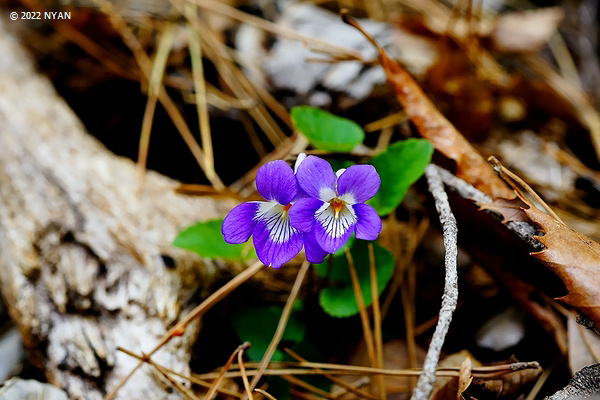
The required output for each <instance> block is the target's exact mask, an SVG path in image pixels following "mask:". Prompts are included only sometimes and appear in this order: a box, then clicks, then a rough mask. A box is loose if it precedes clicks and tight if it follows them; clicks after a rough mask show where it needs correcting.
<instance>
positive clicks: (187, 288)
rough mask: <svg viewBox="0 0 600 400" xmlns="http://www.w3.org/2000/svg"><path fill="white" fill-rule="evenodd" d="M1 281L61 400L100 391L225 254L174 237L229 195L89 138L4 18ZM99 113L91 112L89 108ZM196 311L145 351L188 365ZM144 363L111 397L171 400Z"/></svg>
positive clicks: (172, 318)
mask: <svg viewBox="0 0 600 400" xmlns="http://www.w3.org/2000/svg"><path fill="white" fill-rule="evenodd" d="M0 54H2V56H1V57H0V290H1V292H2V295H3V297H4V300H5V302H6V304H7V307H8V309H9V312H10V315H11V317H12V319H13V320H14V321H15V322H16V324H17V325H18V327H19V330H20V332H21V334H22V336H23V341H24V344H25V346H26V348H27V349H28V350H29V352H30V355H31V357H32V359H33V360H34V362H36V364H37V365H38V366H40V367H41V368H43V369H44V371H45V373H46V376H47V378H48V380H49V381H50V382H51V383H53V384H55V385H57V386H59V387H62V388H64V389H65V390H66V391H67V393H68V394H69V397H70V398H86V399H101V398H102V396H103V395H104V394H105V393H106V392H107V391H108V390H110V388H111V387H114V386H115V385H116V383H117V382H118V381H119V380H120V379H121V378H122V377H123V376H124V375H125V374H127V373H128V372H129V370H130V369H131V368H132V366H133V365H135V363H136V361H137V360H134V359H132V358H130V357H129V356H126V355H124V354H122V353H120V352H117V351H116V346H122V347H124V348H127V349H129V350H132V351H135V352H138V353H140V352H142V351H147V350H148V349H150V348H152V347H153V346H154V345H155V344H156V343H157V341H158V339H159V338H160V337H161V335H163V334H164V333H165V332H166V331H167V329H168V328H169V327H170V326H172V325H173V324H174V323H175V322H176V321H177V320H178V319H179V318H180V317H181V316H182V314H183V313H185V312H186V311H188V309H189V308H190V298H191V297H192V295H193V294H194V293H196V292H197V291H198V288H199V287H202V286H203V285H206V284H208V283H209V282H210V280H211V276H212V275H214V273H215V271H217V270H218V269H219V268H229V266H228V265H222V264H217V263H215V262H211V261H208V260H205V261H204V262H201V260H200V259H199V258H198V257H196V256H193V255H191V254H190V253H187V252H183V251H179V250H177V249H174V248H173V247H172V246H171V242H172V240H173V238H174V237H175V235H176V233H177V232H178V231H179V230H180V229H182V228H183V227H185V226H186V225H189V224H192V223H194V222H195V221H198V220H205V219H210V218H215V217H217V216H221V215H224V213H225V212H226V211H227V210H228V209H229V208H230V207H231V204H230V203H229V202H224V201H215V200H212V199H209V198H186V197H183V196H180V195H177V194H175V193H174V192H173V188H174V187H175V186H176V185H177V182H175V181H172V180H170V179H168V178H165V177H163V176H161V175H159V174H157V173H153V172H149V173H148V175H147V178H146V182H145V189H144V192H143V194H142V195H141V196H137V195H136V194H135V188H136V185H137V176H136V170H135V168H134V164H133V163H132V162H131V161H130V160H126V159H123V158H120V157H116V156H114V155H113V154H111V153H110V152H109V151H107V150H106V149H105V148H104V147H103V146H102V145H101V144H100V143H98V142H97V141H96V140H95V139H93V138H92V137H90V136H89V135H88V134H87V133H86V132H85V129H84V127H83V126H82V124H81V122H80V121H79V120H78V119H77V117H76V116H75V115H74V114H73V112H72V111H71V110H70V109H69V107H68V106H67V105H66V104H65V102H64V101H63V100H62V99H61V98H59V97H58V95H57V94H56V92H55V91H54V88H53V87H52V85H51V83H50V82H49V81H48V80H47V79H46V78H43V77H41V76H40V75H38V74H37V73H36V72H35V71H34V68H33V66H32V62H31V60H30V59H29V57H28V56H27V55H26V54H25V52H24V51H23V50H22V48H21V47H20V46H19V44H18V43H17V41H16V40H15V39H14V38H13V37H12V36H11V35H10V34H9V33H8V32H7V31H6V28H5V26H4V25H3V24H2V22H1V21H0ZM99 112H101V111H99ZM198 329H199V323H196V324H192V325H190V326H188V329H187V331H186V333H185V334H184V336H183V337H181V338H176V339H174V340H172V341H171V342H170V343H169V344H168V345H167V346H165V348H164V349H162V350H160V351H159V352H158V353H157V354H156V356H155V357H154V359H155V360H156V361H157V362H158V363H160V364H162V365H164V366H166V367H168V368H172V369H174V370H176V371H179V372H184V373H185V372H188V369H189V366H188V363H189V359H190V351H191V350H190V349H191V345H192V343H193V341H194V339H195V337H196V334H197V331H198ZM169 386H170V385H169V384H168V383H165V382H164V381H162V378H161V377H159V376H158V374H157V373H156V372H155V371H154V370H153V369H151V368H150V367H149V366H144V367H143V368H142V369H141V370H140V371H138V372H137V373H136V374H135V375H134V376H133V377H132V378H131V379H130V381H129V382H128V384H127V385H126V386H125V387H124V388H123V389H122V390H121V391H120V392H119V396H118V398H120V399H168V398H179V395H178V394H177V393H176V392H173V391H171V390H170V387H169Z"/></svg>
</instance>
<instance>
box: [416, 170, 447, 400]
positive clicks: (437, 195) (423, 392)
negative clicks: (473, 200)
mask: <svg viewBox="0 0 600 400" xmlns="http://www.w3.org/2000/svg"><path fill="white" fill-rule="evenodd" d="M425 176H426V177H427V183H428V184H429V191H430V192H431V195H432V196H433V198H434V200H435V208H436V209H437V212H438V214H439V217H440V223H441V225H442V230H443V233H444V247H445V248H446V255H445V265H446V279H445V284H444V295H443V297H442V307H441V309H440V313H439V314H440V318H439V320H438V323H437V326H436V328H435V332H434V333H433V337H432V338H431V344H430V345H429V349H428V350H427V355H426V356H425V362H424V363H423V372H422V373H421V375H420V376H419V380H418V381H417V387H416V388H415V391H414V392H413V395H412V396H411V400H427V399H429V395H430V394H431V391H432V389H433V383H434V382H435V379H436V378H435V372H436V368H437V364H438V361H439V358H440V352H441V351H442V345H443V344H444V340H445V339H446V333H448V328H449V327H450V321H452V314H453V313H454V310H455V309H456V303H457V301H458V274H457V270H456V258H457V255H458V247H457V235H458V228H457V227H456V219H455V218H454V215H453V214H452V210H451V209H450V203H449V202H448V195H447V194H446V192H445V191H444V184H443V182H442V178H441V176H440V174H439V173H438V171H437V169H436V168H435V167H432V166H431V165H428V166H427V168H425Z"/></svg>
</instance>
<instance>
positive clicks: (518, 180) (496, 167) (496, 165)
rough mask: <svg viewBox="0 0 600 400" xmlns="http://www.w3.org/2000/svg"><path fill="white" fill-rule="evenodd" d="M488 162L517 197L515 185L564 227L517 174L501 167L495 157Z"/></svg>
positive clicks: (550, 209)
mask: <svg viewBox="0 0 600 400" xmlns="http://www.w3.org/2000/svg"><path fill="white" fill-rule="evenodd" d="M488 161H489V163H490V164H492V165H493V166H494V170H495V171H496V172H498V174H499V175H500V177H501V178H502V179H504V180H505V181H506V182H507V183H508V184H509V185H511V186H512V187H513V188H514V189H515V192H516V193H517V195H519V190H518V189H517V188H516V186H515V183H517V184H519V185H521V187H522V188H523V189H525V190H526V191H527V193H529V194H530V195H531V197H533V198H534V199H535V201H537V202H538V203H539V204H540V205H541V206H542V207H544V209H545V210H546V211H547V212H548V214H550V215H551V216H552V217H554V218H555V219H556V220H557V221H558V222H560V223H562V224H563V225H566V224H565V223H564V222H563V220H562V219H560V217H559V216H558V215H556V213H555V212H554V210H553V209H552V208H551V207H550V206H549V205H548V204H546V202H545V201H544V200H543V199H542V198H541V197H540V196H539V195H538V194H537V193H536V192H535V190H533V189H532V188H531V186H529V185H528V184H527V182H525V181H524V180H523V179H521V178H520V177H519V176H518V175H517V174H515V173H514V172H512V171H511V170H509V169H508V168H506V167H505V166H504V165H502V163H501V162H500V161H499V160H498V159H497V158H496V157H494V156H490V157H489V158H488ZM506 176H508V178H509V179H506ZM521 200H523V201H524V202H525V203H527V204H529V203H528V202H527V201H526V200H525V199H521Z"/></svg>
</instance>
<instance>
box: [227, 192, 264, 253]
mask: <svg viewBox="0 0 600 400" xmlns="http://www.w3.org/2000/svg"><path fill="white" fill-rule="evenodd" d="M259 207H260V202H256V201H253V202H248V203H242V204H239V205H237V206H235V207H234V208H233V209H232V210H231V211H229V214H227V216H226V217H225V220H224V221H223V225H222V226H221V232H222V233H223V238H224V239H225V241H226V242H227V243H231V244H239V243H244V242H245V241H247V240H248V239H249V238H250V235H252V231H253V230H254V227H255V226H256V220H255V219H254V217H255V216H256V213H257V212H258V209H259Z"/></svg>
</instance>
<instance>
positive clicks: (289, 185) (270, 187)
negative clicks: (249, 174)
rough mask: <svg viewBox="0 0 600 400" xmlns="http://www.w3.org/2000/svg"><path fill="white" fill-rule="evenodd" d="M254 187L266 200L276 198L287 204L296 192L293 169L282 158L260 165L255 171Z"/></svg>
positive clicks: (279, 201)
mask: <svg viewBox="0 0 600 400" xmlns="http://www.w3.org/2000/svg"><path fill="white" fill-rule="evenodd" d="M256 188H257V189H258V193H260V194H261V196H262V197H264V198H265V199H266V200H277V202H278V203H279V204H283V205H286V204H289V203H290V202H291V201H292V200H293V199H294V197H296V193H297V192H298V185H297V183H296V177H295V175H294V171H292V168H291V167H290V166H289V165H287V164H286V162H285V161H282V160H276V161H271V162H270V163H267V164H265V165H263V166H262V167H260V169H259V170H258V172H257V173H256Z"/></svg>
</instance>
